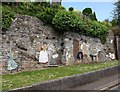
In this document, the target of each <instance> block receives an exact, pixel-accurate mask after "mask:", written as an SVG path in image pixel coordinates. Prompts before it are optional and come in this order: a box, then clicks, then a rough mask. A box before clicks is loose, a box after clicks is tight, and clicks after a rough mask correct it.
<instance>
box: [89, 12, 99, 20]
mask: <svg viewBox="0 0 120 92" xmlns="http://www.w3.org/2000/svg"><path fill="white" fill-rule="evenodd" d="M90 19H91V20H96V21H97V18H96V14H95V12H94V13H93V14H91V16H90Z"/></svg>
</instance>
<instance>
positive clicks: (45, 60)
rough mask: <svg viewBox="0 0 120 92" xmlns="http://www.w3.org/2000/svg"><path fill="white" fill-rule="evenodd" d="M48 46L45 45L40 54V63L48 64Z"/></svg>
mask: <svg viewBox="0 0 120 92" xmlns="http://www.w3.org/2000/svg"><path fill="white" fill-rule="evenodd" d="M47 48H48V47H47V44H46V43H43V46H42V47H41V51H40V54H39V63H48V53H47Z"/></svg>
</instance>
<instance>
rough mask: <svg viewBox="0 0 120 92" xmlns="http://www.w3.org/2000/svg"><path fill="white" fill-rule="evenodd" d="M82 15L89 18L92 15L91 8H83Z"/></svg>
mask: <svg viewBox="0 0 120 92" xmlns="http://www.w3.org/2000/svg"><path fill="white" fill-rule="evenodd" d="M82 13H83V15H86V16H89V15H90V14H92V9H91V8H85V9H84V10H83V11H82Z"/></svg>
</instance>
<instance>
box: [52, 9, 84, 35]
mask: <svg viewBox="0 0 120 92" xmlns="http://www.w3.org/2000/svg"><path fill="white" fill-rule="evenodd" d="M79 19H80V18H79V17H78V16H77V15H76V14H75V13H74V12H69V11H65V10H63V11H59V12H58V13H57V14H56V15H55V17H54V18H53V21H52V24H53V25H54V27H55V29H56V30H57V31H58V32H60V33H64V32H66V31H73V30H75V31H78V30H79V31H80V29H82V25H84V23H83V22H82V21H81V20H79Z"/></svg>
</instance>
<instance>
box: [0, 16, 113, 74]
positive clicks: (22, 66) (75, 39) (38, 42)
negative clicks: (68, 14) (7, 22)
mask: <svg viewBox="0 0 120 92" xmlns="http://www.w3.org/2000/svg"><path fill="white" fill-rule="evenodd" d="M0 35H1V34H0ZM82 39H86V40H87V46H89V47H93V46H95V48H97V49H99V50H101V53H100V54H99V61H105V60H111V57H110V54H114V53H115V51H114V46H113V39H114V36H113V33H112V32H111V31H110V32H109V35H108V38H107V42H106V44H104V45H103V44H101V41H100V39H97V38H91V37H86V36H80V35H78V34H77V33H73V32H66V33H65V34H64V35H62V36H60V35H59V34H58V33H56V31H55V30H54V29H53V28H52V27H51V26H49V25H45V24H44V23H43V22H42V21H41V20H39V19H37V18H34V17H30V16H25V15H17V16H16V18H15V20H13V22H12V24H11V26H10V28H9V31H7V33H6V34H3V35H2V45H0V49H1V54H2V55H1V63H0V68H1V71H2V73H10V71H8V70H7V62H8V53H9V52H10V47H11V49H12V53H13V54H14V60H15V61H16V62H17V64H18V65H19V68H18V72H19V71H29V70H36V69H41V68H43V65H42V64H39V65H38V64H37V62H38V57H39V52H40V47H41V46H42V44H43V43H47V46H48V49H47V52H48V54H49V64H58V65H60V64H66V58H67V57H66V52H68V51H69V53H70V56H69V57H70V62H71V64H73V63H74V62H75V61H76V55H77V53H78V51H79V50H80V45H81V43H82V41H83V40H82ZM10 43H11V44H10ZM56 54H58V57H57V58H56V59H53V57H52V56H53V55H56ZM15 72H16V71H15Z"/></svg>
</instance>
